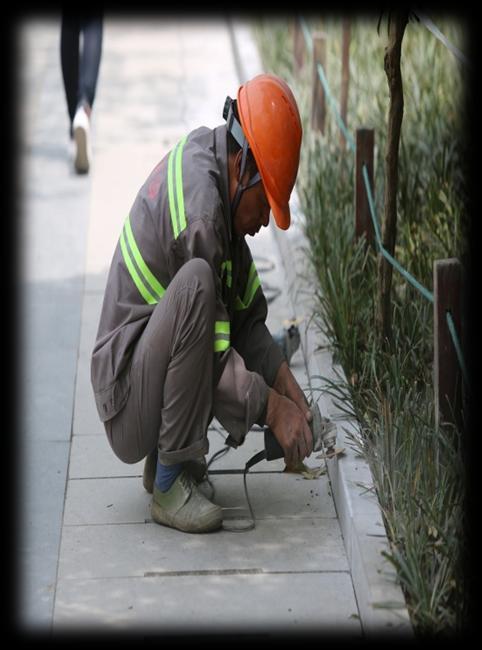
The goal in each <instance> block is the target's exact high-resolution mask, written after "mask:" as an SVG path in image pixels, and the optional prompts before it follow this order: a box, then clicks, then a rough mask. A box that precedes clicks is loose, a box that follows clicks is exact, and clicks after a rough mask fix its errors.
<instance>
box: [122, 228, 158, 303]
mask: <svg viewBox="0 0 482 650" xmlns="http://www.w3.org/2000/svg"><path fill="white" fill-rule="evenodd" d="M120 245H121V251H122V256H123V258H124V262H125V263H126V266H127V268H128V270H129V273H130V274H131V278H132V279H133V281H134V284H135V285H136V287H137V288H138V289H139V293H140V294H141V295H142V297H143V298H144V300H145V301H146V302H147V303H148V304H149V305H155V304H156V303H157V302H159V301H158V300H157V299H156V298H155V297H154V296H153V295H152V294H151V293H150V292H149V290H148V289H147V288H146V287H145V286H144V284H143V282H142V280H141V278H140V276H139V274H138V273H137V271H136V268H135V266H134V264H133V263H132V260H131V258H130V255H129V251H128V249H127V244H126V241H125V237H124V231H122V234H121V237H120Z"/></svg>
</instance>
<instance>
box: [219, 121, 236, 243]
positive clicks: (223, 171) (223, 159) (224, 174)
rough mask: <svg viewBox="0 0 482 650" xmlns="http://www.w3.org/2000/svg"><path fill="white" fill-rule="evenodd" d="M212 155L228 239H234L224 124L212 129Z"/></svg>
mask: <svg viewBox="0 0 482 650" xmlns="http://www.w3.org/2000/svg"><path fill="white" fill-rule="evenodd" d="M214 155H215V158H216V163H217V166H218V168H219V176H220V179H221V188H220V189H221V197H222V200H223V204H224V216H225V219H226V227H227V229H228V234H229V239H230V241H231V242H233V241H234V233H233V227H232V222H233V220H232V215H231V201H230V200H229V171H228V130H227V127H226V124H222V125H221V126H218V127H216V128H215V129H214Z"/></svg>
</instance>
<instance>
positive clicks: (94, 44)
mask: <svg viewBox="0 0 482 650" xmlns="http://www.w3.org/2000/svg"><path fill="white" fill-rule="evenodd" d="M80 29H81V32H82V47H81V52H80V61H79V80H78V89H77V107H76V112H75V116H74V121H73V134H74V139H75V145H76V154H75V161H74V164H75V169H76V171H77V172H78V173H79V174H86V173H87V172H88V171H89V169H90V161H91V158H92V152H91V144H90V119H91V113H92V106H93V104H94V98H95V92H96V87H97V77H98V74H99V66H100V59H101V54H102V15H95V16H91V17H88V18H85V17H82V18H81V20H80Z"/></svg>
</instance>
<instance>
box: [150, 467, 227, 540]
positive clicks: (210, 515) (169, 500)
mask: <svg viewBox="0 0 482 650" xmlns="http://www.w3.org/2000/svg"><path fill="white" fill-rule="evenodd" d="M151 515H152V518H153V520H154V521H155V522H156V523H158V524H162V525H164V526H170V527H171V528H177V529H178V530H182V531H184V532H186V533H207V532H210V531H212V530H217V529H218V528H220V527H221V525H222V523H223V511H222V509H221V508H220V507H219V506H217V505H216V504H214V503H211V501H209V500H208V499H207V498H206V497H205V496H204V495H203V494H202V493H201V491H200V490H199V488H198V487H197V486H196V483H195V482H194V479H193V478H192V476H191V475H190V474H189V473H188V472H187V471H186V470H185V469H183V470H182V471H181V473H180V474H179V476H178V477H177V478H176V480H175V481H174V483H173V484H172V485H171V487H170V488H169V490H167V492H161V491H160V490H158V489H157V487H156V485H154V493H153V497H152V505H151Z"/></svg>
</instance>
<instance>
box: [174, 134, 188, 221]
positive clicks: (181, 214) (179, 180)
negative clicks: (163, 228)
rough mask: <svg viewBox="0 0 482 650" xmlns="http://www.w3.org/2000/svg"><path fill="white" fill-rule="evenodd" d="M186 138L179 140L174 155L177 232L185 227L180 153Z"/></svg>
mask: <svg viewBox="0 0 482 650" xmlns="http://www.w3.org/2000/svg"><path fill="white" fill-rule="evenodd" d="M186 139H187V136H184V138H183V139H182V140H181V142H180V143H179V144H178V147H177V153H176V188H177V207H178V211H179V232H182V231H183V230H184V229H185V227H186V214H185V212H184V192H183V189H182V151H183V149H184V143H185V142H186Z"/></svg>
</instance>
